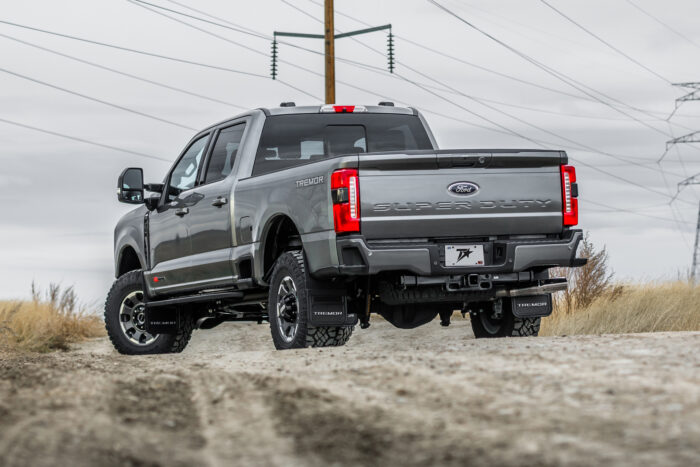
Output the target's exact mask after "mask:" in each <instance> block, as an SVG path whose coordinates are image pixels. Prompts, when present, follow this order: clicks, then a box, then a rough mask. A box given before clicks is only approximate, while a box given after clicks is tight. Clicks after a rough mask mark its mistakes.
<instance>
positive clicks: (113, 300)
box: [104, 270, 194, 355]
mask: <svg viewBox="0 0 700 467" xmlns="http://www.w3.org/2000/svg"><path fill="white" fill-rule="evenodd" d="M136 291H141V292H143V274H142V271H140V270H137V271H131V272H127V273H126V274H124V275H122V276H120V277H119V278H118V279H117V280H116V281H114V284H113V285H112V288H111V289H110V291H109V294H107V300H106V301H105V313H104V319H105V327H106V328H107V335H109V340H110V341H112V345H114V348H115V349H117V351H118V352H119V353H121V354H125V355H146V354H162V353H178V352H182V351H183V350H184V349H185V347H187V343H188V342H189V341H190V338H191V337H192V331H193V330H194V321H193V319H192V317H191V316H190V314H189V313H181V315H180V325H179V328H178V330H177V333H175V334H159V335H158V336H157V338H156V340H155V341H154V342H152V343H150V344H148V345H137V344H134V343H132V342H131V341H130V340H129V339H128V338H127V336H126V335H125V334H124V331H123V330H122V328H121V325H120V321H119V320H120V317H119V313H120V308H121V304H122V301H123V300H124V299H125V297H127V296H128V295H129V294H130V293H132V292H136Z"/></svg>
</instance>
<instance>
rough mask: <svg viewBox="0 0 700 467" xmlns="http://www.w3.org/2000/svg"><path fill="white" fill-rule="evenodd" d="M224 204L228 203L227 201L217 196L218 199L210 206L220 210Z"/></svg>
mask: <svg viewBox="0 0 700 467" xmlns="http://www.w3.org/2000/svg"><path fill="white" fill-rule="evenodd" d="M226 203H228V200H227V199H226V198H224V197H223V196H219V197H218V198H216V201H214V202H213V203H211V205H212V206H216V207H217V208H220V207H221V206H223V205H224V204H226Z"/></svg>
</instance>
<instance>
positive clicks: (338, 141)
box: [105, 102, 585, 354]
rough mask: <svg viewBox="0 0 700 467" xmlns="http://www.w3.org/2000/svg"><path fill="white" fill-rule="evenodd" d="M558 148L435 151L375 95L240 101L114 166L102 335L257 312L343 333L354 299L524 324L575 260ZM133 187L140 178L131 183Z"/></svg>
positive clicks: (304, 334) (157, 345)
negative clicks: (157, 168)
mask: <svg viewBox="0 0 700 467" xmlns="http://www.w3.org/2000/svg"><path fill="white" fill-rule="evenodd" d="M567 163H568V160H567V156H566V153H564V152H562V151H544V150H500V149H499V150H496V149H476V150H474V149H451V150H441V149H438V147H437V144H436V142H435V138H434V137H433V135H432V133H431V131H430V129H429V127H428V125H427V123H426V121H425V119H424V118H423V117H422V116H421V114H420V113H419V112H417V111H416V110H414V109H411V108H400V107H395V106H394V105H393V104H392V103H390V102H382V103H380V104H379V105H377V106H349V105H348V106H345V105H324V106H307V107H297V106H295V105H294V103H291V102H289V103H282V104H281V106H280V107H278V108H271V109H255V110H251V111H249V112H245V113H243V114H241V115H239V116H237V117H235V118H232V119H229V120H226V121H224V122H221V123H218V124H216V125H212V126H210V127H209V128H206V129H204V130H202V131H201V132H199V133H198V134H197V135H195V137H194V138H193V139H192V140H191V141H190V142H189V143H188V144H187V146H186V147H185V149H184V151H183V152H182V153H181V154H180V156H179V157H178V158H177V161H176V162H175V164H174V165H173V167H172V168H171V169H170V171H169V172H168V174H167V175H166V177H165V179H164V181H163V182H162V183H151V184H144V182H143V171H142V170H141V169H138V168H128V169H126V170H124V172H122V174H121V176H120V177H119V181H118V190H117V193H118V199H119V201H121V202H123V203H131V204H138V205H139V207H138V208H136V209H135V210H133V211H131V212H129V213H127V214H126V215H125V216H124V217H123V218H122V219H121V220H120V221H119V223H118V225H117V227H116V230H115V239H114V247H115V250H114V251H115V270H116V277H117V280H116V281H115V282H114V285H113V286H112V288H111V290H110V292H109V295H108V297H107V301H106V305H105V321H106V326H107V331H108V333H109V336H110V338H111V340H112V342H113V344H114V346H115V347H116V349H117V350H118V351H119V352H122V353H126V354H145V353H164V352H179V351H181V350H182V349H183V348H184V347H185V346H186V345H187V342H188V341H189V339H190V337H191V335H192V331H193V330H194V329H210V328H213V327H214V326H217V325H219V324H220V323H222V322H224V321H256V322H258V323H262V322H264V321H268V322H269V323H270V330H271V333H272V340H273V342H274V345H275V347H276V348H277V349H290V348H300V347H308V346H332V345H343V344H345V343H346V342H347V341H348V339H349V338H350V335H351V334H352V332H353V329H354V327H355V326H356V325H357V324H358V322H359V324H360V326H361V327H362V328H366V327H368V326H369V320H370V315H371V313H376V314H379V315H381V316H382V317H383V318H384V319H385V320H387V321H389V322H390V323H392V324H393V325H394V326H396V327H399V328H406V329H408V328H414V327H416V326H420V325H423V324H427V323H429V322H430V321H433V320H434V319H435V318H436V317H437V316H439V317H440V322H441V324H442V325H444V326H447V325H449V323H450V317H451V316H452V313H453V311H455V310H459V311H462V313H463V314H466V313H469V315H470V321H471V325H472V328H473V330H474V334H475V335H476V337H477V338H480V337H502V336H532V335H537V333H538V330H539V324H540V319H541V318H542V317H544V316H547V315H549V314H550V313H551V311H552V300H551V294H552V292H556V291H559V290H563V289H565V288H566V286H567V284H566V280H565V279H562V278H550V277H549V268H552V267H555V266H568V267H576V266H581V265H583V264H585V259H581V258H576V250H577V247H578V244H579V242H580V241H581V239H582V233H581V231H580V230H576V229H574V228H573V226H575V225H576V224H577V223H578V201H577V196H578V186H577V184H576V173H575V170H574V168H573V167H571V166H569V165H567ZM146 193H150V194H149V195H148V196H146Z"/></svg>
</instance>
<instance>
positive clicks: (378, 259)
mask: <svg viewBox="0 0 700 467" xmlns="http://www.w3.org/2000/svg"><path fill="white" fill-rule="evenodd" d="M582 239H583V233H582V231H581V230H569V231H566V232H564V234H563V235H562V237H561V239H517V240H494V241H488V242H479V243H482V244H483V245H484V253H485V260H486V264H485V265H483V266H470V267H445V265H444V256H443V255H444V245H445V243H444V242H423V243H416V242H410V241H409V242H402V241H382V242H367V241H366V240H365V239H364V237H362V236H350V237H343V238H338V239H337V241H336V245H337V249H338V262H339V265H338V267H337V269H336V268H325V269H323V270H319V271H316V274H317V275H322V276H324V275H335V274H340V275H368V274H377V273H380V272H384V271H407V272H411V273H414V274H416V275H419V276H438V275H440V276H443V275H459V274H493V273H510V272H522V271H528V270H531V269H533V268H546V267H556V266H564V267H572V266H573V267H575V266H582V265H584V264H585V263H586V260H585V259H580V258H578V259H577V258H576V250H577V248H578V245H579V243H580V242H581V240H582ZM451 243H460V241H457V240H454V241H451ZM462 243H463V242H462Z"/></svg>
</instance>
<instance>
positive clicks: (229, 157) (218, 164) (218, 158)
mask: <svg viewBox="0 0 700 467" xmlns="http://www.w3.org/2000/svg"><path fill="white" fill-rule="evenodd" d="M244 130H245V123H239V124H238V125H234V126H231V127H228V128H224V129H222V130H221V131H219V135H218V136H217V137H216V143H214V148H213V149H212V152H211V156H209V164H208V166H207V171H206V174H205V177H204V183H213V182H218V181H219V180H223V179H224V178H226V177H227V176H228V174H230V173H231V171H232V170H233V164H234V163H235V162H236V155H237V154H238V147H239V146H240V145H241V139H242V138H243V131H244Z"/></svg>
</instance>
